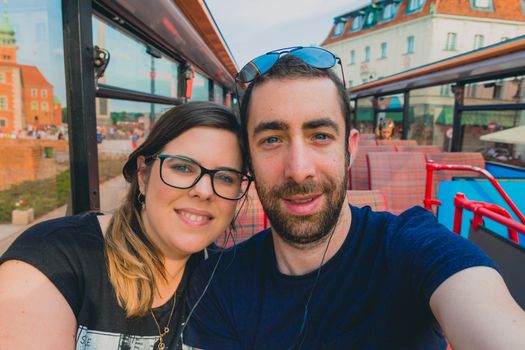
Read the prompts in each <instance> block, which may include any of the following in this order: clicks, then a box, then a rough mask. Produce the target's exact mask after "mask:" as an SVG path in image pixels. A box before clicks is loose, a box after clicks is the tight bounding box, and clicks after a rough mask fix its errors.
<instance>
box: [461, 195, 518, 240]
mask: <svg viewBox="0 0 525 350" xmlns="http://www.w3.org/2000/svg"><path fill="white" fill-rule="evenodd" d="M454 207H455V209H454V226H453V229H452V231H453V232H455V233H457V234H461V221H462V219H463V209H467V210H470V211H472V212H473V213H474V219H473V220H472V227H473V228H474V229H477V228H478V226H479V225H480V224H481V223H482V221H483V216H484V217H487V218H489V219H492V220H494V221H496V222H498V223H500V224H502V225H504V226H506V227H507V231H508V237H509V239H510V240H511V241H513V242H514V243H518V244H519V235H518V232H522V233H524V234H525V225H524V224H522V223H520V222H517V221H515V220H514V219H513V218H512V217H511V215H510V214H509V212H508V211H506V210H505V209H504V208H502V207H500V206H498V205H496V204H492V203H485V202H479V201H471V200H469V199H467V197H465V195H464V194H463V193H461V192H459V193H457V194H456V196H455V197H454Z"/></svg>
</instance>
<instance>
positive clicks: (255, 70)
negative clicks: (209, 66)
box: [235, 46, 346, 89]
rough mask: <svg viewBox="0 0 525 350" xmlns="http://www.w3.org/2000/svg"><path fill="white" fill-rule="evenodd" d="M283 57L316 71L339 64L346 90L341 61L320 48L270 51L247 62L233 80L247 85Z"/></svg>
mask: <svg viewBox="0 0 525 350" xmlns="http://www.w3.org/2000/svg"><path fill="white" fill-rule="evenodd" d="M283 55H292V56H295V57H297V58H300V59H301V60H303V61H304V63H306V64H308V65H309V66H312V67H314V68H318V69H330V68H332V67H334V66H335V65H336V63H339V66H341V76H342V79H343V84H344V86H345V89H346V83H345V77H344V72H343V65H342V64H341V59H340V58H339V57H337V56H336V55H334V54H333V53H331V52H330V51H327V50H325V49H322V48H320V47H303V46H295V47H287V48H284V49H278V50H274V51H270V52H268V53H266V54H264V55H262V56H259V57H256V58H254V59H253V60H251V61H250V62H248V63H247V64H246V65H245V66H244V67H243V68H242V69H241V70H240V71H239V73H238V74H237V76H236V77H235V80H236V81H238V82H239V83H244V84H246V83H249V82H252V81H253V80H255V79H256V78H257V77H259V76H261V75H264V74H266V73H267V72H268V71H269V70H270V68H272V66H273V65H274V64H275V62H277V61H278V60H279V58H280V57H281V56H283Z"/></svg>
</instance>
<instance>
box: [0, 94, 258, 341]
mask: <svg viewBox="0 0 525 350" xmlns="http://www.w3.org/2000/svg"><path fill="white" fill-rule="evenodd" d="M239 135H240V133H239V126H238V123H237V121H236V118H235V116H234V115H233V114H231V113H230V112H229V111H228V110H226V109H224V108H223V107H221V106H218V105H215V104H212V103H208V102H193V103H187V104H185V105H182V106H180V107H176V108H173V109H171V110H170V111H168V112H167V113H166V114H164V115H163V116H162V117H161V118H160V119H159V120H158V121H157V122H156V123H155V125H154V126H153V128H152V129H151V133H150V135H149V137H148V138H147V139H146V141H145V142H144V143H143V144H142V145H140V146H139V147H138V148H137V149H136V150H135V151H134V152H133V153H132V154H131V155H130V156H129V159H128V161H127V162H126V164H125V165H124V169H123V173H124V177H125V178H126V180H127V181H128V182H129V183H130V188H129V192H128V194H127V197H126V199H125V202H124V203H123V204H122V206H121V207H120V208H119V209H118V210H117V212H116V213H115V214H114V215H113V217H112V218H110V217H107V216H97V215H96V214H94V213H90V214H87V215H79V216H72V217H64V218H60V219H55V220H51V221H47V222H43V223H40V224H37V225H35V226H33V227H32V228H30V229H29V230H27V231H26V232H25V233H24V234H22V235H21V236H20V237H19V238H18V239H17V240H16V241H15V242H14V243H13V245H12V246H11V247H10V248H9V249H8V251H7V252H6V253H5V254H4V255H3V256H2V257H1V258H0V264H1V265H0V310H1V312H0V339H1V341H0V349H2V350H3V349H14V348H15V347H16V348H33V347H34V346H35V345H36V346H37V347H38V348H39V349H74V348H76V349H84V348H85V349H104V350H106V349H108V350H113V349H152V348H154V349H164V348H168V347H169V348H174V347H175V344H177V347H179V346H180V344H178V343H179V342H178V341H177V340H178V338H179V337H178V334H179V332H180V327H181V323H182V322H183V318H184V315H185V312H186V311H185V310H184V304H185V303H184V301H183V297H184V290H185V287H186V283H187V281H188V278H189V275H190V273H191V271H192V268H193V266H194V265H195V263H196V262H197V261H198V260H199V259H200V258H201V257H202V255H203V254H202V253H199V252H202V251H203V249H205V248H206V247H207V246H208V245H210V244H211V243H212V242H213V241H214V240H215V239H216V238H217V237H218V236H219V235H220V234H221V233H224V232H225V230H226V228H227V227H228V225H230V224H231V222H232V218H233V215H234V211H235V208H236V204H237V200H238V199H240V198H241V197H242V196H243V195H244V194H245V193H246V191H247V190H248V187H249V184H250V182H251V180H250V178H249V177H248V176H247V175H245V172H244V169H245V164H244V163H243V159H244V157H243V152H242V149H241V145H240V141H239V140H240V137H239Z"/></svg>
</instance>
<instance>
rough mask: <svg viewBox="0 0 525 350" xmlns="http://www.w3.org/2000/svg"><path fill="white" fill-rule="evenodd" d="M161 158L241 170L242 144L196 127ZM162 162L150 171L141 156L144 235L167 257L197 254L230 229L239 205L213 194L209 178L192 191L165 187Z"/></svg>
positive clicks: (230, 135)
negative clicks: (170, 156) (167, 156)
mask: <svg viewBox="0 0 525 350" xmlns="http://www.w3.org/2000/svg"><path fill="white" fill-rule="evenodd" d="M161 153H162V154H168V155H178V156H184V157H186V158H190V159H192V160H194V161H195V162H197V163H199V164H201V165H202V166H203V167H205V168H207V169H218V168H230V169H235V170H238V171H241V166H242V160H241V152H240V149H239V142H238V140H237V137H236V136H235V134H234V133H232V132H230V131H227V130H221V129H215V128H211V127H195V128H192V129H190V130H188V131H186V132H184V133H182V134H181V135H180V136H178V137H177V138H175V139H173V140H171V141H170V142H169V143H168V144H166V146H165V147H164V148H163V149H162V151H161ZM160 163H161V162H160V159H156V160H155V161H154V162H153V163H151V165H150V167H151V169H150V171H149V172H148V171H146V167H145V166H144V158H143V157H139V159H138V166H139V167H142V168H141V171H139V186H140V189H141V192H142V193H143V194H144V195H145V196H146V201H145V203H146V205H145V208H144V210H143V211H142V219H143V221H144V225H145V229H146V235H147V236H148V238H149V239H150V240H151V241H152V242H153V243H154V244H155V245H156V246H157V247H158V248H159V249H160V250H161V252H162V253H163V255H164V256H165V257H166V258H170V257H171V258H174V259H176V258H180V257H184V256H187V255H189V254H192V253H195V252H198V251H200V250H202V249H204V248H205V247H206V246H208V245H209V244H210V243H211V242H213V241H215V239H216V238H217V237H218V236H219V235H220V234H222V233H224V231H225V229H226V228H227V227H228V226H229V224H230V222H231V220H232V217H233V214H234V211H235V208H236V205H237V201H235V200H233V201H232V200H226V199H223V198H221V197H219V196H217V195H216V194H215V193H214V192H213V188H212V184H211V178H210V176H209V175H204V176H203V177H202V178H201V179H200V180H199V182H197V183H196V184H195V185H194V186H193V187H191V188H189V189H177V188H173V187H170V186H168V185H166V184H165V183H164V182H163V181H162V179H161V177H160Z"/></svg>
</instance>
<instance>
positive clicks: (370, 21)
mask: <svg viewBox="0 0 525 350" xmlns="http://www.w3.org/2000/svg"><path fill="white" fill-rule="evenodd" d="M376 19H377V17H376V11H374V10H373V9H372V10H371V11H370V12H368V14H367V15H366V23H365V27H366V28H370V27H373V26H374V25H375V24H376Z"/></svg>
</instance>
